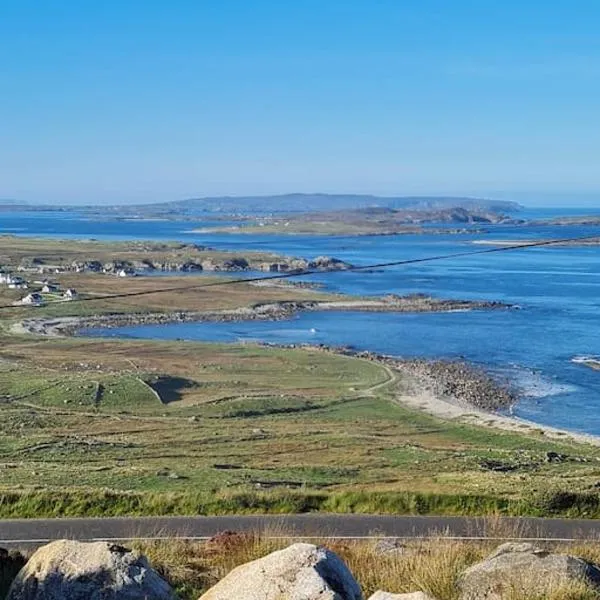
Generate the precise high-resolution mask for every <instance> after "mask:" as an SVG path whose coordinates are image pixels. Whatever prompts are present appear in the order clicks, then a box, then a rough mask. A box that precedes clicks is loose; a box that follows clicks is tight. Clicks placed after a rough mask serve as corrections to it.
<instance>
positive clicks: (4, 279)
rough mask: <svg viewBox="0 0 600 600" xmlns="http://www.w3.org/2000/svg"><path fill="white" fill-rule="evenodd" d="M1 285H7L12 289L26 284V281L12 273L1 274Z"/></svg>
mask: <svg viewBox="0 0 600 600" xmlns="http://www.w3.org/2000/svg"><path fill="white" fill-rule="evenodd" d="M0 283H5V284H6V285H8V286H9V287H10V286H12V285H15V286H18V285H22V284H23V283H25V280H24V279H23V278H22V277H19V275H12V274H11V273H1V274H0ZM13 289H14V288H13Z"/></svg>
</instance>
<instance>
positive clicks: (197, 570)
mask: <svg viewBox="0 0 600 600" xmlns="http://www.w3.org/2000/svg"><path fill="white" fill-rule="evenodd" d="M270 535H273V534H270ZM275 535H276V537H279V536H280V535H281V532H278V533H277V534H275ZM294 541H299V540H285V539H274V538H269V537H264V536H261V535H256V534H239V533H226V534H222V535H219V536H217V537H216V538H214V539H213V540H211V541H210V542H208V543H206V544H205V543H201V542H190V541H182V540H179V541H178V540H172V541H156V542H147V543H142V544H137V548H138V549H139V550H140V551H142V552H144V553H145V554H146V555H147V556H148V557H149V558H150V560H151V562H152V563H153V565H154V566H155V567H157V568H158V570H159V571H160V572H161V573H162V574H163V575H164V576H165V577H166V578H167V579H168V580H169V581H171V583H172V584H173V585H174V586H175V587H176V588H177V590H178V591H179V593H180V594H181V596H182V598H184V599H187V598H190V599H191V598H194V599H195V598H197V597H198V596H199V595H200V594H202V593H204V592H205V591H206V590H207V589H209V588H210V587H211V586H212V585H214V584H216V583H217V582H218V581H219V580H220V579H221V578H223V577H224V576H225V575H226V574H227V573H229V571H231V570H232V569H233V568H235V567H236V566H238V565H241V564H244V563H246V562H249V561H252V560H255V559H257V558H260V557H262V556H265V555H267V554H269V553H270V552H273V551H275V550H279V549H282V548H285V547H286V546H288V545H289V544H291V543H293V542H294ZM307 541H310V542H311V543H316V544H321V545H324V546H326V547H328V548H330V549H331V550H333V551H334V552H336V553H337V554H338V555H340V556H341V557H342V558H343V559H344V561H345V562H346V564H347V565H348V567H349V568H350V570H351V571H352V573H353V574H354V576H355V577H356V579H357V581H358V582H359V583H360V585H361V587H362V589H363V594H364V597H365V598H368V597H369V596H370V595H371V594H373V593H374V592H375V591H377V590H385V591H388V592H391V593H409V592H414V591H418V590H421V591H424V592H426V593H428V594H430V595H431V596H432V597H434V598H436V599H438V600H458V598H459V591H458V586H457V582H458V579H459V577H460V575H461V574H462V573H463V572H464V571H465V569H467V568H468V567H469V566H471V565H472V564H474V563H476V562H478V561H480V560H482V559H483V558H485V556H487V555H488V554H489V553H490V552H491V551H492V550H493V549H494V548H495V547H496V546H497V545H498V544H499V543H500V542H498V541H495V542H494V541H484V542H471V541H457V540H450V539H447V538H444V537H439V538H428V539H422V540H413V541H407V542H406V544H405V547H404V549H402V550H400V551H398V552H389V553H382V552H381V551H380V550H378V546H377V541H376V540H368V541H366V540H356V541H348V540H334V539H328V538H322V539H320V540H314V539H310V540H307ZM555 550H556V551H559V552H565V553H568V554H573V555H579V554H583V555H585V557H586V558H587V559H590V560H595V561H600V546H599V545H597V544H594V543H586V544H583V545H572V544H571V545H562V546H556V547H555ZM531 583H533V582H532V580H531V579H527V578H525V579H524V580H523V581H522V582H518V583H515V585H513V586H512V587H511V588H509V589H507V590H506V592H505V593H504V596H503V600H598V599H599V598H600V594H599V592H598V591H597V590H593V589H591V588H590V587H589V586H588V585H586V584H585V583H584V582H572V583H569V584H565V583H564V582H561V581H557V582H556V583H555V584H553V583H551V582H550V583H548V590H547V592H546V593H544V594H541V595H540V594H536V593H534V592H532V589H531Z"/></svg>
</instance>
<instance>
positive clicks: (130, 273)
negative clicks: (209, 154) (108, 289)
mask: <svg viewBox="0 0 600 600" xmlns="http://www.w3.org/2000/svg"><path fill="white" fill-rule="evenodd" d="M134 275H135V271H132V270H131V269H119V270H118V271H117V277H133V276H134Z"/></svg>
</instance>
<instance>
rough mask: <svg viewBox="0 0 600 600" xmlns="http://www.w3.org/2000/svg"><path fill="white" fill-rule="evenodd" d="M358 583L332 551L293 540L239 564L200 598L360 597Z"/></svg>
mask: <svg viewBox="0 0 600 600" xmlns="http://www.w3.org/2000/svg"><path fill="white" fill-rule="evenodd" d="M362 597H363V596H362V593H361V590H360V587H359V585H358V583H356V580H355V579H354V577H353V576H352V573H350V571H349V569H348V567H347V566H346V565H345V563H344V562H343V561H342V560H341V559H340V558H339V557H338V556H337V555H336V554H334V553H333V552H331V551H330V550H327V549H326V548H322V547H317V546H314V545H313V544H293V545H292V546H289V547H288V548H286V549H285V550H279V551H278V552H273V553H272V554H269V555H267V556H265V557H263V558H259V559H258V560H255V561H252V562H249V563H246V564H244V565H240V566H239V567H237V568H235V569H233V571H231V572H230V573H229V574H228V575H226V576H225V577H224V578H223V579H222V580H221V581H219V583H217V585H215V586H214V587H212V588H211V589H210V590H208V592H206V593H205V594H204V595H203V596H202V597H201V599H200V600H362Z"/></svg>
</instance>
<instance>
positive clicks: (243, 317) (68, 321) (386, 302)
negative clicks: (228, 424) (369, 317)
mask: <svg viewBox="0 0 600 600" xmlns="http://www.w3.org/2000/svg"><path fill="white" fill-rule="evenodd" d="M510 308H513V307H512V306H511V305H508V304H503V303H501V302H494V301H469V300H443V299H437V298H432V297H430V296H423V295H420V294H415V295H411V296H395V295H389V296H385V297H383V298H375V299H352V298H348V299H342V300H328V301H314V300H309V301H281V302H271V303H264V304H255V305H254V306H249V307H243V308H237V309H231V310H220V311H198V312H189V311H173V312H164V313H162V312H161V313H111V314H106V315H92V316H89V317H56V318H50V317H48V318H46V317H39V318H32V319H26V320H24V321H22V322H20V323H17V324H15V325H13V327H12V331H13V333H31V334H36V335H48V336H72V335H76V334H77V333H78V332H80V331H82V330H86V329H92V328H94V329H95V328H113V327H130V326H136V325H164V324H169V323H190V322H223V323H224V322H235V321H258V320H260V321H280V320H284V319H289V318H291V317H293V316H294V315H295V314H298V313H299V312H307V311H361V312H398V313H410V312H412V313H426V312H427V313H429V312H455V311H469V310H507V309H510Z"/></svg>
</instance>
